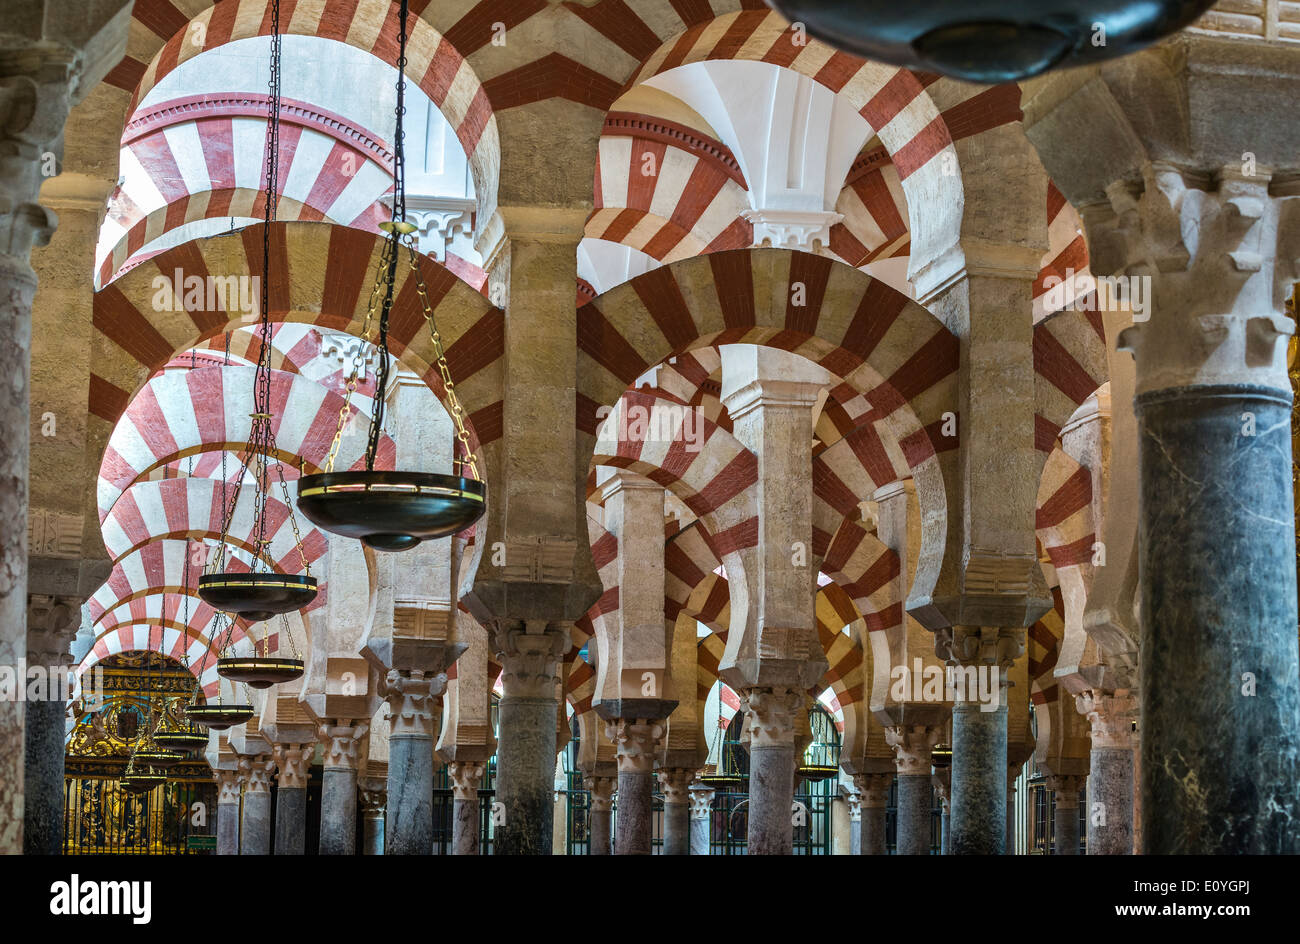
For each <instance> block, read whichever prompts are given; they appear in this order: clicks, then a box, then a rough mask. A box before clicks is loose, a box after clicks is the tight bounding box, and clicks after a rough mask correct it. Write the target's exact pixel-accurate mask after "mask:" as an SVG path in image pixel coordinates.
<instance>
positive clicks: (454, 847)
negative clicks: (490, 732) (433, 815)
mask: <svg viewBox="0 0 1300 944" xmlns="http://www.w3.org/2000/svg"><path fill="white" fill-rule="evenodd" d="M447 773H448V775H449V776H450V777H451V789H452V794H453V798H454V800H453V802H454V807H453V812H452V822H451V854H452V855H478V837H479V801H478V788H479V786H480V785H481V784H482V783H483V775H484V774H485V773H487V764H484V763H482V762H479V761H453V762H452V763H450V764H448V765H447Z"/></svg>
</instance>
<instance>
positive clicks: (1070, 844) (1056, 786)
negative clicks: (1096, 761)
mask: <svg viewBox="0 0 1300 944" xmlns="http://www.w3.org/2000/svg"><path fill="white" fill-rule="evenodd" d="M1083 781H1084V778H1083V777H1077V776H1068V775H1067V776H1053V777H1048V778H1047V788H1048V789H1049V790H1051V791H1052V793H1053V794H1054V795H1055V796H1054V798H1053V808H1054V810H1055V812H1054V813H1053V816H1052V854H1053V855H1070V856H1072V855H1078V854H1079V792H1080V791H1081V790H1082V789H1083Z"/></svg>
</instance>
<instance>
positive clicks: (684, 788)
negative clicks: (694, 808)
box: [659, 767, 696, 806]
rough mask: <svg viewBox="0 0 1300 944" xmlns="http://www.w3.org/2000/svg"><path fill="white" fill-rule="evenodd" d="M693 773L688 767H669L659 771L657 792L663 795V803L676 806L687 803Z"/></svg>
mask: <svg viewBox="0 0 1300 944" xmlns="http://www.w3.org/2000/svg"><path fill="white" fill-rule="evenodd" d="M695 773H696V772H695V771H694V770H692V769H691V768H689V767H670V768H668V769H667V770H661V771H659V792H660V793H662V794H663V796H664V802H665V803H672V804H676V805H678V806H680V805H684V804H686V803H689V802H690V801H691V792H690V790H691V781H693V780H694V779H695Z"/></svg>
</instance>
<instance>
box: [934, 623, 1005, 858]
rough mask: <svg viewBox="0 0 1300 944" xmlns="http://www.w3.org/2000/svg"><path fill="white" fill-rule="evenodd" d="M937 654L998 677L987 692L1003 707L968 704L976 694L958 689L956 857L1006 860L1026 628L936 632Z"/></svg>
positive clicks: (968, 688) (964, 667)
mask: <svg viewBox="0 0 1300 944" xmlns="http://www.w3.org/2000/svg"><path fill="white" fill-rule="evenodd" d="M935 648H936V651H937V652H938V653H939V655H940V657H941V658H943V659H944V661H945V662H947V663H948V665H949V666H952V667H953V668H954V669H955V670H959V671H962V672H964V673H966V674H967V677H968V678H969V677H970V674H971V673H996V675H997V678H996V679H989V680H987V684H986V685H985V686H984V687H985V688H986V690H988V691H990V692H991V691H993V690H994V689H995V688H996V690H997V692H998V696H997V707H996V708H993V709H992V710H989V708H990V705H989V704H982V703H981V702H980V701H978V700H974V699H971V698H962V697H961V696H962V695H965V694H968V691H974V689H973V688H971V686H970V685H969V684H967V685H962V686H956V688H957V695H958V699H957V701H955V702H954V704H953V710H952V812H951V814H950V822H951V824H952V838H951V839H950V840H949V849H950V850H951V852H952V854H953V855H1002V854H1003V853H1004V852H1005V851H1006V848H1007V697H1006V696H1007V670H1008V669H1009V668H1010V666H1011V663H1012V662H1014V661H1015V659H1016V658H1018V657H1019V656H1020V655H1021V654H1022V653H1023V652H1024V648H1025V630H1024V629H1023V628H1015V627H1013V628H1005V629H998V628H990V627H978V626H953V627H950V628H948V629H941V630H938V631H936V632H935Z"/></svg>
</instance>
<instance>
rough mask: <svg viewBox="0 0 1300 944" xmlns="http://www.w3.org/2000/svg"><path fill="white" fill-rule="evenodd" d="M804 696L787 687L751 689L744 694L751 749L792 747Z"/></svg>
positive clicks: (804, 700)
mask: <svg viewBox="0 0 1300 944" xmlns="http://www.w3.org/2000/svg"><path fill="white" fill-rule="evenodd" d="M807 700H808V699H807V696H806V695H804V694H803V693H802V692H794V691H790V690H789V689H786V688H751V689H749V690H748V691H746V692H745V704H746V706H747V708H746V710H747V712H748V715H747V718H746V721H747V724H746V729H747V731H748V733H749V746H750V749H751V750H752V749H754V748H756V747H791V746H792V745H793V744H794V736H795V732H796V730H797V729H798V727H799V721H798V717H797V715H798V713H799V712H800V711H802V710H803V709H804V706H805V704H806V703H807Z"/></svg>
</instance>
